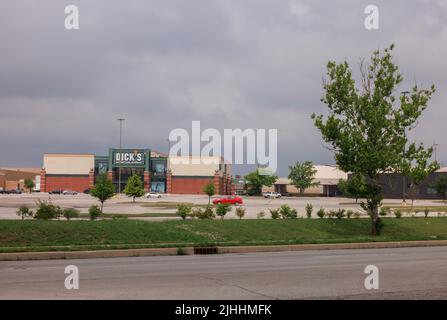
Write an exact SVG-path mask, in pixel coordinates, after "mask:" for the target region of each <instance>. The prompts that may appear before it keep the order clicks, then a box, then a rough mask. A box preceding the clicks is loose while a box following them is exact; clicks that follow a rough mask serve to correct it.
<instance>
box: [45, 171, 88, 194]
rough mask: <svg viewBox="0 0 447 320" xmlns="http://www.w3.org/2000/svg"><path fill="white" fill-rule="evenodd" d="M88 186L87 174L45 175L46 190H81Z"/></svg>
mask: <svg viewBox="0 0 447 320" xmlns="http://www.w3.org/2000/svg"><path fill="white" fill-rule="evenodd" d="M88 188H89V176H88V175H85V176H50V175H46V191H47V192H48V191H52V190H60V189H62V190H74V191H78V192H83V191H84V190H85V189H88Z"/></svg>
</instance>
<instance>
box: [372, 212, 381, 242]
mask: <svg viewBox="0 0 447 320" xmlns="http://www.w3.org/2000/svg"><path fill="white" fill-rule="evenodd" d="M374 211H375V212H374ZM374 211H371V235H372V236H373V237H375V236H377V235H378V233H379V230H378V228H377V225H378V222H379V214H378V210H377V208H376V210H374Z"/></svg>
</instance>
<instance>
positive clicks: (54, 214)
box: [34, 200, 62, 220]
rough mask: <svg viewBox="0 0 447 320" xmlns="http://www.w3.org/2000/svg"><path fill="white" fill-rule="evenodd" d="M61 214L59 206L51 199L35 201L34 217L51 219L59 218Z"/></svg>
mask: <svg viewBox="0 0 447 320" xmlns="http://www.w3.org/2000/svg"><path fill="white" fill-rule="evenodd" d="M61 215H62V210H61V208H60V207H59V206H55V205H54V204H52V203H51V201H41V200H39V201H37V210H36V214H35V215H34V219H40V220H51V219H55V218H59V217H60V216H61Z"/></svg>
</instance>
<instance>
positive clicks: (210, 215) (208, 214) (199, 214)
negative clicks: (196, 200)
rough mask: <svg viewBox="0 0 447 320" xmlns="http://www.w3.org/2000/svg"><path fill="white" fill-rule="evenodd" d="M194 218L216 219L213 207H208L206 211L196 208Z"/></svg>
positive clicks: (193, 212) (193, 213)
mask: <svg viewBox="0 0 447 320" xmlns="http://www.w3.org/2000/svg"><path fill="white" fill-rule="evenodd" d="M192 216H193V217H196V218H197V219H200V220H205V219H214V217H215V214H214V212H213V209H212V208H211V207H206V209H204V210H203V209H201V208H195V209H194V210H193V211H192Z"/></svg>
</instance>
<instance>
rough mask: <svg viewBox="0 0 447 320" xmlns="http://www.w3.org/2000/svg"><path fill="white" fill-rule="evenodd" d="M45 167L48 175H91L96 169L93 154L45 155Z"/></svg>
mask: <svg viewBox="0 0 447 320" xmlns="http://www.w3.org/2000/svg"><path fill="white" fill-rule="evenodd" d="M43 167H44V168H45V171H46V173H47V174H82V175H85V174H89V172H90V169H93V168H94V167H95V155H93V154H44V156H43Z"/></svg>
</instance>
